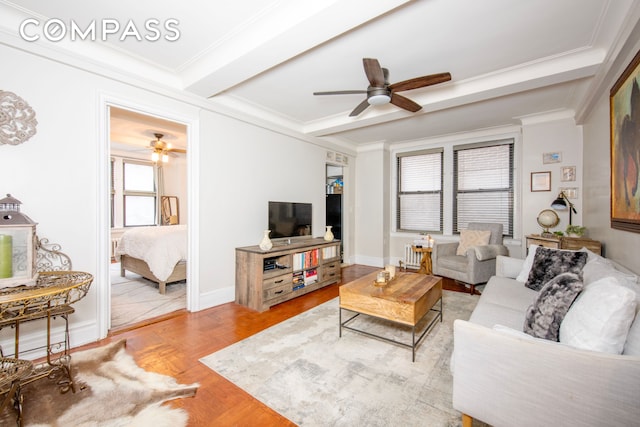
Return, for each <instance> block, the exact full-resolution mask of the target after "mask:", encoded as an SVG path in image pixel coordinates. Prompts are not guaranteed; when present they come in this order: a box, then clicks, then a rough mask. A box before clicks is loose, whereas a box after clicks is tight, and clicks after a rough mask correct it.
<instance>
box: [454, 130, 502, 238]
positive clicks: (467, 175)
mask: <svg viewBox="0 0 640 427" xmlns="http://www.w3.org/2000/svg"><path fill="white" fill-rule="evenodd" d="M453 150H454V159H453V168H454V209H453V214H454V217H453V227H454V228H453V230H454V232H455V233H459V232H460V230H464V229H466V228H467V227H468V224H469V222H495V223H501V224H502V226H503V228H504V235H505V236H513V140H509V141H507V142H500V141H496V142H493V143H483V144H478V145H464V146H458V147H454V149H453Z"/></svg>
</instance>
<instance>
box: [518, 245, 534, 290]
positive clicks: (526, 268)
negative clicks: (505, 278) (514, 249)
mask: <svg viewBox="0 0 640 427" xmlns="http://www.w3.org/2000/svg"><path fill="white" fill-rule="evenodd" d="M538 248H539V246H538V245H529V253H528V254H527V257H526V258H525V259H524V263H523V264H522V270H520V274H518V277H516V280H517V281H518V282H522V283H525V282H526V281H527V279H528V278H529V272H530V271H531V266H533V257H535V256H536V249H538Z"/></svg>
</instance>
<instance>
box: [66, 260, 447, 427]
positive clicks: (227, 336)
mask: <svg viewBox="0 0 640 427" xmlns="http://www.w3.org/2000/svg"><path fill="white" fill-rule="evenodd" d="M376 270H378V269H377V268H375V267H368V266H360V265H354V266H349V267H345V268H343V269H342V283H348V282H350V281H352V280H354V279H356V278H358V277H361V276H363V275H365V274H368V273H370V272H372V271H376ZM449 285H452V284H451V283H445V286H444V287H445V288H449V287H450V286H449ZM453 285H455V284H453ZM339 286H340V284H335V285H330V286H327V287H325V288H322V289H319V290H317V291H314V292H311V293H309V294H306V295H303V296H300V297H298V298H295V299H293V300H291V301H287V302H284V303H282V304H279V305H276V306H274V307H272V308H271V309H270V310H268V311H266V312H264V313H258V312H255V311H253V310H251V309H248V308H246V307H243V306H241V305H238V304H235V303H227V304H223V305H220V306H217V307H213V308H210V309H207V310H203V311H200V312H197V313H187V312H186V311H185V312H181V313H178V314H176V315H174V316H172V317H169V318H164V319H161V320H160V321H158V322H156V323H151V324H145V325H143V326H141V327H139V328H136V329H129V330H124V331H118V332H117V333H114V334H112V335H110V336H109V337H107V338H106V339H104V340H101V341H100V342H98V343H95V344H92V345H88V346H84V347H82V348H78V349H74V351H77V350H80V349H86V348H90V347H96V346H98V345H103V344H106V343H109V342H113V341H117V340H120V339H126V340H127V350H128V351H129V352H130V353H131V354H132V355H133V356H134V357H135V359H136V361H137V363H138V364H139V365H140V366H141V367H143V368H144V369H147V370H150V371H154V372H159V373H162V374H166V375H171V376H172V377H174V378H176V379H177V381H178V382H180V383H185V384H187V383H194V382H197V383H200V387H199V388H198V392H197V394H196V396H195V397H193V398H184V399H176V400H173V401H171V402H169V403H168V405H171V406H173V407H180V408H184V409H185V410H187V411H188V412H189V426H213V425H216V426H246V425H252V426H258V425H259V426H294V425H295V424H293V423H292V422H291V421H289V420H287V419H286V418H284V417H282V416H281V415H279V414H278V413H276V412H275V411H273V410H271V409H270V408H268V407H267V406H265V405H263V404H262V403H260V402H259V401H258V400H256V399H254V398H253V397H252V396H250V395H248V394H247V393H245V392H244V391H243V390H242V389H240V388H238V387H236V386H235V385H234V384H232V383H230V382H229V381H227V380H226V379H224V378H223V377H221V376H220V375H218V374H217V373H215V372H214V371H212V370H210V369H209V368H207V367H206V366H205V365H203V364H202V363H200V362H199V359H200V358H202V357H204V356H207V355H209V354H211V353H213V352H215V351H217V350H220V349H222V348H224V347H226V346H228V345H230V344H233V343H235V342H237V341H240V340H242V339H244V338H247V337H249V336H251V335H253V334H255V333H257V332H259V331H261V330H263V329H266V328H268V327H270V326H273V325H275V324H277V323H279V322H282V321H283V320H286V319H288V318H290V317H292V316H295V315H297V314H300V313H302V312H304V311H306V310H309V309H311V308H313V307H315V306H316V305H319V304H322V303H323V302H326V301H329V300H331V299H333V298H335V297H337V296H338V289H339Z"/></svg>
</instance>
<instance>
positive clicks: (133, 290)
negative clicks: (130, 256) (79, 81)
mask: <svg viewBox="0 0 640 427" xmlns="http://www.w3.org/2000/svg"><path fill="white" fill-rule="evenodd" d="M108 108H109V161H110V181H111V185H110V189H109V191H110V202H111V206H110V212H111V217H110V230H109V235H110V242H111V253H110V259H109V273H110V274H109V277H110V282H109V283H110V286H109V290H110V291H109V295H110V298H109V300H110V313H111V317H110V329H120V328H125V327H131V326H132V325H135V324H138V323H141V322H143V323H144V322H148V321H149V320H150V319H153V318H156V317H161V316H166V315H167V314H170V313H172V312H174V311H178V310H182V309H185V308H186V307H187V294H188V291H187V286H188V281H187V280H176V281H173V282H170V283H168V284H167V285H166V287H165V293H164V294H162V293H160V289H161V285H160V284H159V283H157V282H156V281H154V280H153V277H154V275H152V274H149V273H148V272H146V273H145V272H142V270H144V269H145V267H147V266H146V265H145V266H142V267H140V269H138V268H137V267H136V268H133V267H132V269H131V270H129V269H126V270H125V271H124V276H122V272H121V264H120V253H121V249H123V248H121V247H120V245H121V242H122V236H123V234H124V233H126V232H127V231H130V230H135V231H136V232H138V231H142V230H143V229H150V230H149V231H152V232H153V231H156V230H158V227H165V226H166V227H175V230H178V229H181V230H184V233H185V235H186V232H187V231H186V227H187V211H186V210H187V194H188V190H187V175H188V173H187V158H186V149H187V126H186V125H184V124H182V123H178V122H173V121H170V120H166V119H163V118H160V117H157V116H151V115H147V114H142V113H138V112H135V111H131V110H128V109H125V108H119V107H115V106H109V107H108ZM167 200H169V201H170V203H169V206H170V207H171V208H172V209H171V212H169V215H168V216H167V215H166V214H167V211H166V209H163V207H165V206H164V205H163V203H162V202H163V201H165V202H166V201H167ZM163 213H164V215H163ZM165 230H166V229H165ZM185 242H186V238H185ZM184 252H185V254H186V243H185V248H184ZM185 260H186V255H185ZM149 267H150V266H149ZM149 269H150V270H151V271H154V269H153V268H149ZM156 278H157V277H156Z"/></svg>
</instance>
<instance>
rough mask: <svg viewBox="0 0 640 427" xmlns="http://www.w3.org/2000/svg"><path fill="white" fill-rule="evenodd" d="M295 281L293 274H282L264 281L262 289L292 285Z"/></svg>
mask: <svg viewBox="0 0 640 427" xmlns="http://www.w3.org/2000/svg"><path fill="white" fill-rule="evenodd" d="M292 282H293V274H292V273H289V274H283V275H281V276H276V277H270V278H269V279H264V280H263V281H262V290H264V291H266V290H267V289H271V288H276V287H280V286H282V285H291V283H292Z"/></svg>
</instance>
